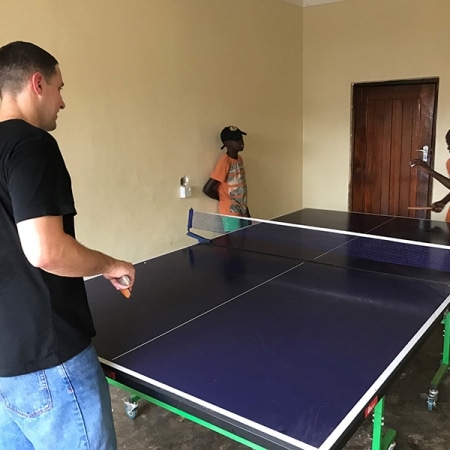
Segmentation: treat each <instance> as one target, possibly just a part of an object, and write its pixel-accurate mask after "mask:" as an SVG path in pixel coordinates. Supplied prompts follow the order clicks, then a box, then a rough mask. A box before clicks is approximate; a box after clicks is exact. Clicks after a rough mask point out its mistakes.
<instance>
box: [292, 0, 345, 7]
mask: <svg viewBox="0 0 450 450" xmlns="http://www.w3.org/2000/svg"><path fill="white" fill-rule="evenodd" d="M284 1H285V2H287V3H292V4H293V5H297V6H303V7H306V6H316V5H322V4H324V3H336V2H342V1H343V0H284Z"/></svg>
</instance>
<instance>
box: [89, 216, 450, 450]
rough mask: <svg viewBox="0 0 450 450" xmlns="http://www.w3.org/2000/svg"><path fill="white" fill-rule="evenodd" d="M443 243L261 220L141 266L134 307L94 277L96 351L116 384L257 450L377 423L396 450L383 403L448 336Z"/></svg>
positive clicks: (336, 223) (426, 224)
mask: <svg viewBox="0 0 450 450" xmlns="http://www.w3.org/2000/svg"><path fill="white" fill-rule="evenodd" d="M283 224H284V225H283ZM285 225H286V226H285ZM331 229H332V230H333V232H331V231H330V230H331ZM409 241H416V242H418V243H419V245H413V244H412V243H410V242H409ZM449 245H450V235H449V230H448V228H447V224H446V223H445V222H437V221H431V220H425V219H415V218H407V217H393V216H385V215H374V214H362V213H348V212H340V211H327V210H317V209H303V210H300V211H297V212H294V213H291V214H287V215H284V216H281V217H278V218H277V219H276V221H275V222H274V223H272V222H270V221H260V222H256V221H254V220H252V221H251V222H250V225H249V226H246V227H244V228H242V229H239V230H237V231H234V232H231V233H226V234H223V235H219V236H218V237H215V238H213V239H210V240H208V241H207V242H206V243H193V245H191V246H189V247H187V248H182V249H180V250H176V251H174V252H171V253H168V254H166V255H162V256H158V257H155V258H152V259H148V260H145V261H142V262H139V263H137V264H136V265H135V267H136V283H135V286H134V287H133V295H132V297H131V299H129V300H127V299H125V298H124V297H122V296H121V295H120V293H117V292H116V291H115V290H114V289H112V288H111V286H110V283H109V282H108V281H106V280H105V279H103V277H97V278H93V279H90V280H87V282H86V288H87V292H88V298H89V302H90V307H91V311H92V314H93V317H94V321H95V325H96V329H97V336H96V337H95V338H94V345H95V347H96V350H97V353H98V355H99V359H100V362H101V364H102V366H103V369H104V371H105V374H106V375H107V377H108V380H109V382H110V383H112V384H114V385H116V386H119V387H122V388H124V389H126V390H127V391H128V392H129V393H130V395H132V396H135V395H136V396H140V397H143V398H145V399H147V400H149V401H152V402H153V403H156V404H159V405H161V406H164V407H166V408H168V409H170V410H172V411H174V412H176V413H178V414H181V415H184V416H185V417H188V418H190V419H192V420H195V421H196V422H198V423H201V424H202V425H205V426H208V427H209V428H211V429H213V430H215V431H218V432H221V433H222V434H225V435H226V436H228V437H230V438H232V439H235V440H237V441H238V442H240V443H242V444H245V445H247V446H249V447H250V448H254V449H291V450H294V449H295V450H298V449H301V450H319V449H320V450H327V449H338V448H342V447H343V446H344V445H345V443H346V442H347V440H348V439H349V438H350V437H351V436H352V434H353V433H354V432H355V430H356V429H357V427H358V426H359V425H361V423H362V422H363V421H364V420H365V418H366V417H368V416H372V415H373V420H374V430H373V444H372V445H373V446H372V448H373V449H377V450H378V449H379V450H386V449H388V448H393V446H394V445H395V431H394V430H387V431H384V428H383V410H384V395H385V394H386V392H387V391H388V389H389V387H390V385H391V383H392V382H393V381H394V380H395V377H396V375H397V374H398V373H399V371H401V369H402V368H403V367H404V365H405V364H406V363H407V362H408V360H409V359H410V358H411V357H412V356H413V355H414V354H415V353H416V352H417V351H418V349H419V348H420V346H421V344H422V343H423V342H424V341H425V340H426V338H427V337H428V336H429V335H430V333H431V332H432V331H433V330H434V329H435V327H436V326H439V324H440V323H444V324H445V325H447V321H448V319H447V314H446V313H447V309H448V307H449V303H450V296H449V294H450V251H449V249H450V247H449ZM448 329H450V326H449V327H448V328H447V326H446V330H447V331H446V338H445V339H444V353H443V361H442V362H441V368H440V370H439V371H438V372H439V373H437V374H436V376H435V378H434V379H433V380H432V383H431V385H432V389H431V388H430V392H432V390H433V389H435V391H436V392H432V394H431V395H430V397H429V399H428V402H429V405H430V404H431V405H432V406H433V405H434V402H435V400H436V399H435V398H433V395H434V394H436V396H437V384H438V383H439V382H440V380H441V379H442V377H443V376H444V374H445V372H446V371H447V369H448V341H449V337H448ZM433 383H434V384H433ZM424 407H425V405H424ZM127 408H128V409H127V413H129V415H130V417H134V416H133V414H134V411H135V409H134V408H135V406H134V402H133V401H131V400H130V403H129V404H127ZM430 432H431V431H430Z"/></svg>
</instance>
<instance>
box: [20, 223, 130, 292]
mask: <svg viewBox="0 0 450 450" xmlns="http://www.w3.org/2000/svg"><path fill="white" fill-rule="evenodd" d="M17 229H18V232H19V238H20V242H21V245H22V249H23V252H24V254H25V256H26V258H27V259H28V261H29V262H30V264H31V265H33V266H34V267H38V268H40V269H42V270H45V271H46V272H49V273H52V274H54V275H59V276H64V277H85V276H92V275H98V274H102V275H103V276H104V277H105V278H106V279H108V280H110V281H111V283H112V284H113V286H114V287H115V288H116V289H125V288H127V287H128V288H131V287H132V285H133V283H134V277H135V270H134V267H133V265H132V264H131V263H129V262H126V261H121V260H118V259H115V258H113V257H111V256H108V255H105V254H104V253H101V252H98V251H96V250H91V249H89V248H87V247H84V246H83V245H82V244H80V243H79V242H78V241H77V240H76V239H74V238H73V237H72V236H70V235H68V234H67V233H65V232H64V229H63V223H62V217H61V216H44V217H38V218H34V219H28V220H24V221H22V222H19V223H18V224H17ZM124 275H127V276H128V277H129V279H130V283H129V285H128V286H125V285H123V284H121V283H119V281H118V279H119V278H120V277H122V276H124Z"/></svg>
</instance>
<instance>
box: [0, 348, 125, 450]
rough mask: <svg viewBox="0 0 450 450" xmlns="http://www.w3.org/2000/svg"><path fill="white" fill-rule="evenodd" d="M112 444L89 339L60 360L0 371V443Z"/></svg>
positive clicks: (75, 448)
mask: <svg viewBox="0 0 450 450" xmlns="http://www.w3.org/2000/svg"><path fill="white" fill-rule="evenodd" d="M116 448H117V445H116V435H115V432H114V423H113V418H112V411H111V398H110V395H109V389H108V383H107V382H106V379H105V377H104V375H103V372H102V369H101V366H100V363H99V361H98V359H97V354H96V352H95V350H94V347H93V345H92V344H91V345H89V346H88V347H87V348H86V349H85V350H83V351H82V352H81V353H79V354H78V355H76V356H74V357H73V358H71V359H69V360H68V361H66V362H64V363H63V364H60V365H59V366H56V367H52V368H50V369H45V370H40V371H38V372H33V373H29V374H25V375H19V376H16V377H0V449H7V450H61V449H70V450H115V449H116Z"/></svg>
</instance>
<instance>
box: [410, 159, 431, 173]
mask: <svg viewBox="0 0 450 450" xmlns="http://www.w3.org/2000/svg"><path fill="white" fill-rule="evenodd" d="M410 164H411V167H417V168H418V169H419V170H421V171H422V172H425V173H431V170H432V169H431V167H430V166H429V165H428V164H427V163H426V162H425V161H423V160H422V159H413V160H412V161H411V162H410Z"/></svg>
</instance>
